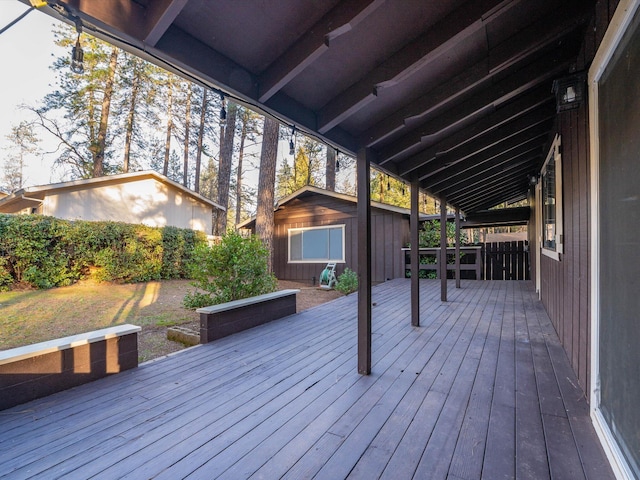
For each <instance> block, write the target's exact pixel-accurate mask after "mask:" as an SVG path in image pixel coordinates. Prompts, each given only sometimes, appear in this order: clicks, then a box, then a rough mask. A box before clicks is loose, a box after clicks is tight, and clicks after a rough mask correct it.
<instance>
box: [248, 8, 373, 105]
mask: <svg viewBox="0 0 640 480" xmlns="http://www.w3.org/2000/svg"><path fill="white" fill-rule="evenodd" d="M383 3H385V0H347V1H343V2H340V3H339V4H338V5H337V7H335V8H334V9H333V10H332V11H331V12H329V13H328V14H327V15H325V16H324V17H323V18H322V19H320V20H319V21H318V22H317V23H316V24H315V25H314V26H313V27H311V28H310V29H309V30H307V31H306V33H305V34H304V35H303V36H302V38H300V39H299V40H298V41H297V42H296V43H295V44H294V45H292V46H291V47H290V48H289V49H288V50H287V51H286V52H285V53H284V54H283V55H282V56H280V57H279V58H278V59H277V60H276V61H275V62H273V63H272V64H271V65H270V66H269V67H268V68H267V70H266V71H264V72H263V73H262V74H261V75H260V80H259V82H260V97H259V100H260V102H266V101H267V100H269V99H270V98H271V97H272V96H273V95H275V93H276V92H278V91H279V90H281V89H282V88H284V86H285V85H287V84H288V83H289V82H290V81H291V80H293V79H294V78H295V77H296V76H298V75H299V74H300V73H301V72H302V71H304V69H305V68H307V67H308V66H309V65H311V64H312V63H313V62H314V61H316V60H317V59H318V58H319V57H320V56H321V55H322V54H323V53H324V52H326V51H327V50H328V49H329V47H330V45H331V42H332V41H333V40H334V39H336V38H338V37H339V36H341V35H343V34H345V33H347V32H349V31H351V30H352V29H353V28H354V27H355V26H356V25H358V24H359V23H360V22H361V21H362V20H364V19H365V18H366V17H367V16H369V15H370V14H371V13H373V12H374V11H375V10H376V9H377V8H378V7H379V6H380V5H382V4H383Z"/></svg>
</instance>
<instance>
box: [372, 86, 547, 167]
mask: <svg viewBox="0 0 640 480" xmlns="http://www.w3.org/2000/svg"><path fill="white" fill-rule="evenodd" d="M545 104H549V105H555V103H554V102H553V95H551V92H550V91H549V89H548V88H547V86H546V85H541V86H539V87H537V88H535V89H533V90H532V91H531V92H529V93H527V94H525V95H523V96H521V97H519V98H517V99H516V100H514V101H513V102H510V103H508V104H507V105H504V106H502V107H501V108H499V109H497V110H496V111H495V112H493V113H491V114H490V115H488V116H487V117H484V118H482V119H481V120H479V121H478V122H476V123H475V124H473V125H470V126H468V127H467V128H465V129H464V130H460V131H458V132H456V133H454V134H453V135H451V136H449V137H447V138H446V139H444V140H442V141H440V142H438V143H436V144H435V145H432V146H430V147H428V148H427V149H425V150H424V151H422V152H420V153H419V154H417V155H414V156H413V157H410V158H408V159H406V160H404V161H402V162H400V163H399V164H398V167H397V169H398V173H399V174H400V175H407V174H409V173H411V172H412V171H414V170H416V169H417V168H419V167H421V166H422V165H424V164H425V163H426V162H428V161H431V160H433V159H434V158H435V157H436V155H437V154H439V153H446V152H449V151H451V150H453V149H456V148H459V147H461V146H464V145H465V144H467V143H468V142H471V141H473V140H475V139H478V138H479V137H481V136H483V135H485V134H487V133H489V132H491V131H493V130H495V129H498V128H500V127H502V126H503V125H505V124H507V123H509V122H511V121H514V120H516V119H518V118H520V117H522V116H523V115H527V114H528V113H529V112H531V111H533V110H535V109H536V108H538V107H540V106H541V105H545ZM552 108H554V107H552ZM386 163H388V162H382V165H385V164H386Z"/></svg>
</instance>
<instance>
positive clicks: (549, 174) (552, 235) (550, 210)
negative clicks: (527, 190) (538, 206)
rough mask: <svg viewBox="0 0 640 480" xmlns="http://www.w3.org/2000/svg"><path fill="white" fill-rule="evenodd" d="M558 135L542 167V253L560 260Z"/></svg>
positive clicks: (560, 177)
mask: <svg viewBox="0 0 640 480" xmlns="http://www.w3.org/2000/svg"><path fill="white" fill-rule="evenodd" d="M560 162H561V156H560V136H559V135H557V136H556V138H555V140H554V141H553V144H552V145H551V150H550V151H549V154H548V156H547V159H546V161H545V163H544V166H543V167H542V172H541V177H542V253H544V254H545V255H547V256H550V257H553V258H555V259H556V260H559V255H558V254H559V253H562V165H561V163H560Z"/></svg>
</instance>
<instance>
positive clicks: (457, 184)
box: [425, 139, 541, 195]
mask: <svg viewBox="0 0 640 480" xmlns="http://www.w3.org/2000/svg"><path fill="white" fill-rule="evenodd" d="M540 156H541V148H540V141H539V139H532V140H531V141H530V142H527V143H526V144H523V145H520V146H519V147H517V148H516V149H514V150H511V151H509V152H504V153H501V154H499V155H496V156H494V157H491V158H489V159H486V160H484V159H483V160H481V161H480V162H478V163H474V162H466V163H465V164H464V167H465V170H464V171H463V172H461V173H458V174H453V173H452V172H449V170H445V171H444V172H443V175H441V176H439V177H438V178H437V179H434V178H432V179H430V180H431V181H430V182H425V183H427V184H426V186H425V188H428V189H429V191H431V192H433V193H434V194H438V193H440V192H445V194H447V195H450V194H451V192H452V190H453V189H460V188H464V187H466V186H468V185H472V184H473V183H476V182H482V181H483V180H484V179H485V178H487V179H488V178H491V177H492V176H493V175H494V174H499V173H500V172H502V171H504V170H505V169H506V168H510V167H511V166H513V165H521V164H524V163H531V162H534V161H536V159H539V157H540ZM449 173H451V175H450V177H448V178H449V180H448V181H447V180H446V179H443V177H445V176H447V175H448V174H449Z"/></svg>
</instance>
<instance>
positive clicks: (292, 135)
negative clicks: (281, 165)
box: [289, 125, 296, 156]
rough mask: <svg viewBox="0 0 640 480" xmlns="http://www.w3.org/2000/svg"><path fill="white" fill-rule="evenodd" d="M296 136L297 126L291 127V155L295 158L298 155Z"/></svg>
mask: <svg viewBox="0 0 640 480" xmlns="http://www.w3.org/2000/svg"><path fill="white" fill-rule="evenodd" d="M295 135H296V126H295V125H294V126H293V127H291V138H289V155H291V156H293V155H295V154H296V144H295V142H294V138H295Z"/></svg>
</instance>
